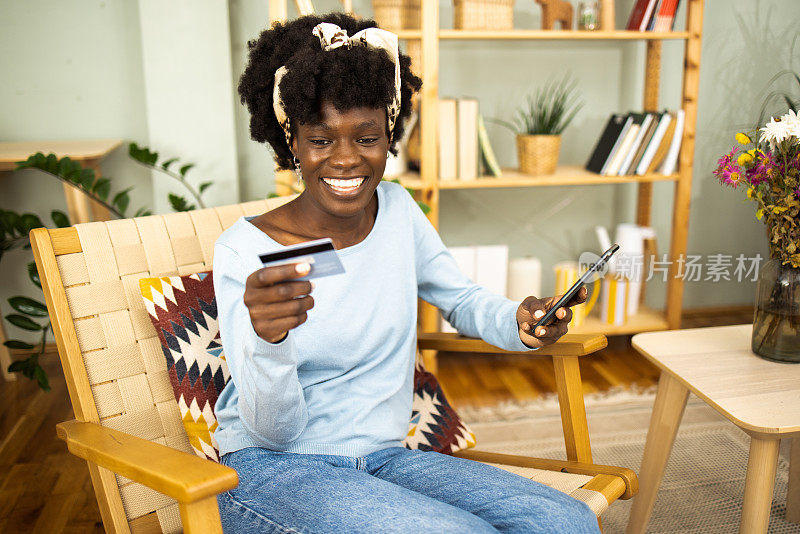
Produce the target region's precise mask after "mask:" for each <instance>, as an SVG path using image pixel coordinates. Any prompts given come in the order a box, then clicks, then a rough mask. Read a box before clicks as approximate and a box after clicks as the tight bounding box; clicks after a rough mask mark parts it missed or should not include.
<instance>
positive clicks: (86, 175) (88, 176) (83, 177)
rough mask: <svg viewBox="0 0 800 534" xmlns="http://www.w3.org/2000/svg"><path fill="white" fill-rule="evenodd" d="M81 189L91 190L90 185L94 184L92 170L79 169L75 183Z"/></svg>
mask: <svg viewBox="0 0 800 534" xmlns="http://www.w3.org/2000/svg"><path fill="white" fill-rule="evenodd" d="M76 183H78V184H79V185H80V186H81V187H82V188H84V189H86V190H87V191H91V190H92V184H93V183H94V170H93V169H81V170H80V172H79V173H78V177H77V182H76Z"/></svg>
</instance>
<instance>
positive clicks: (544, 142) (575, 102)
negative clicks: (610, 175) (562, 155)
mask: <svg viewBox="0 0 800 534" xmlns="http://www.w3.org/2000/svg"><path fill="white" fill-rule="evenodd" d="M581 107H583V102H581V101H580V100H579V98H578V96H577V94H576V87H575V82H573V81H570V80H569V76H565V77H564V79H563V80H561V81H560V82H556V81H550V82H548V83H547V84H545V85H544V86H543V87H540V88H539V89H537V90H536V92H535V93H534V94H532V95H529V96H528V104H527V106H523V107H520V108H519V109H518V110H517V116H516V120H515V123H509V122H506V121H503V120H499V119H494V121H495V122H497V123H499V124H502V125H503V126H505V127H507V128H509V129H510V130H511V131H513V132H515V133H516V134H517V156H518V159H519V169H520V171H522V172H523V173H525V174H532V175H541V174H553V172H555V170H556V164H557V163H558V153H559V151H560V150H561V133H562V132H563V131H564V129H565V128H566V127H567V126H568V125H569V123H570V122H571V121H572V119H574V118H575V114H576V113H578V111H579V110H580V109H581Z"/></svg>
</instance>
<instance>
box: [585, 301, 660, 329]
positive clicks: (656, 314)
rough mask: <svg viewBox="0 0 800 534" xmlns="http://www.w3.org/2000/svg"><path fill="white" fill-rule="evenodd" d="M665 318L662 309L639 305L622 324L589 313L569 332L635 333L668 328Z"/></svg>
mask: <svg viewBox="0 0 800 534" xmlns="http://www.w3.org/2000/svg"><path fill="white" fill-rule="evenodd" d="M668 329H669V325H668V324H667V318H666V316H665V314H664V312H662V311H657V310H652V309H650V308H647V307H644V306H639V312H638V313H637V314H636V315H634V316H633V317H630V318H629V319H628V322H626V323H625V324H623V325H610V324H606V323H604V322H602V321H601V320H600V317H599V316H596V315H590V316H589V317H587V318H586V320H585V321H584V323H583V324H582V325H581V326H579V327H578V328H570V329H569V333H570V334H603V335H606V336H614V335H624V334H636V333H639V332H651V331H654V330H668Z"/></svg>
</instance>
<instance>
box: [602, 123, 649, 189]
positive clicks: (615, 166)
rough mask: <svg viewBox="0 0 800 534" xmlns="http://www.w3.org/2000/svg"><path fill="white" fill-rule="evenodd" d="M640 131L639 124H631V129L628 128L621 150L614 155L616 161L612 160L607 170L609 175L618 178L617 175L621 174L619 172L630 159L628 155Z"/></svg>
mask: <svg viewBox="0 0 800 534" xmlns="http://www.w3.org/2000/svg"><path fill="white" fill-rule="evenodd" d="M640 129H641V127H640V125H639V124H631V127H630V128H628V133H626V134H625V138H624V139H623V140H622V144H621V145H620V146H619V150H617V153H616V154H615V155H614V159H613V160H611V163H610V164H609V166H608V169H607V170H606V174H607V175H609V176H616V175H617V174H620V171H619V170H620V168H621V167H622V162H623V161H625V158H627V157H628V153H629V152H630V151H631V146H632V145H633V141H634V140H635V139H636V137H637V136H638V135H639V130H640Z"/></svg>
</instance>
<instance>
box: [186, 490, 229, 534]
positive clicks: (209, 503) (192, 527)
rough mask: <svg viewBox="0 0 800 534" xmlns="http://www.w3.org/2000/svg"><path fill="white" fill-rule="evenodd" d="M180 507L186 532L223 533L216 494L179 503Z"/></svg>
mask: <svg viewBox="0 0 800 534" xmlns="http://www.w3.org/2000/svg"><path fill="white" fill-rule="evenodd" d="M179 508H180V510H181V521H182V522H183V531H184V532H185V533H186V534H222V522H221V521H220V517H219V506H218V504H217V497H216V496H213V497H208V498H206V499H203V500H202V501H197V502H193V503H179Z"/></svg>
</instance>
